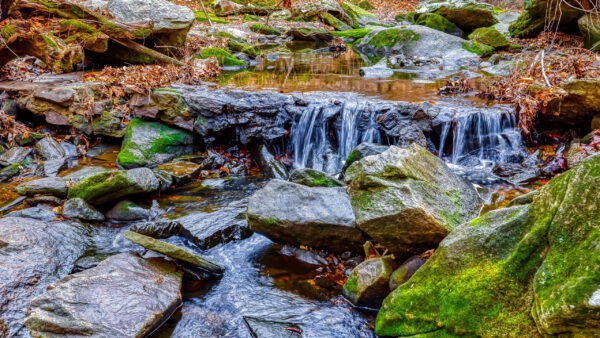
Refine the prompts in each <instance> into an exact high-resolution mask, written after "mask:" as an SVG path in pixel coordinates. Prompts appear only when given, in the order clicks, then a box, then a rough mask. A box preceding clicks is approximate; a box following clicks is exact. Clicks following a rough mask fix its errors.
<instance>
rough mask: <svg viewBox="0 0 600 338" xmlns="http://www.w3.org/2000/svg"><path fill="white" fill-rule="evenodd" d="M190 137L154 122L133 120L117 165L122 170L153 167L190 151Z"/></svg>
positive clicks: (185, 133)
mask: <svg viewBox="0 0 600 338" xmlns="http://www.w3.org/2000/svg"><path fill="white" fill-rule="evenodd" d="M193 144H194V136H193V135H192V134H191V133H189V132H187V131H183V130H180V129H175V128H172V127H168V126H165V125H163V124H160V123H157V122H144V121H142V120H139V119H133V120H131V121H130V122H129V125H128V126H127V132H126V133H125V138H124V139H123V146H122V147H121V152H120V153H119V155H118V156H117V164H118V165H119V166H121V167H123V168H126V169H129V168H137V167H156V166H157V165H159V164H162V163H165V162H168V161H170V160H172V159H174V158H175V157H177V156H180V155H185V154H189V153H191V152H192V150H193Z"/></svg>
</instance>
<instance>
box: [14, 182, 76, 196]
mask: <svg viewBox="0 0 600 338" xmlns="http://www.w3.org/2000/svg"><path fill="white" fill-rule="evenodd" d="M15 191H16V192H17V193H18V194H19V195H27V196H33V195H35V194H51V195H56V196H59V197H64V196H67V184H66V183H65V181H63V180H62V179H60V178H58V177H48V178H40V179H37V180H33V181H28V182H25V183H22V184H20V185H18V186H17V187H16V188H15Z"/></svg>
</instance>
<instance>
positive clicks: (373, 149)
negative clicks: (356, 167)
mask: <svg viewBox="0 0 600 338" xmlns="http://www.w3.org/2000/svg"><path fill="white" fill-rule="evenodd" d="M389 148H390V147H389V146H383V145H380V144H375V143H367V142H365V143H361V144H359V145H358V146H357V147H356V148H354V149H353V150H352V152H351V153H350V155H348V157H347V158H346V161H345V162H344V167H343V168H342V172H344V173H345V172H346V169H348V168H349V167H350V165H351V164H352V163H354V162H356V161H360V160H362V159H363V158H365V157H367V156H371V155H379V154H381V153H383V152H384V151H386V150H388V149H389Z"/></svg>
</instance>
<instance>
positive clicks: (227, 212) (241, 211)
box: [177, 199, 252, 250]
mask: <svg viewBox="0 0 600 338" xmlns="http://www.w3.org/2000/svg"><path fill="white" fill-rule="evenodd" d="M247 204H248V201H247V200H246V199H244V200H240V201H236V202H233V203H230V204H229V205H227V206H225V207H222V208H220V209H218V210H215V211H213V212H210V213H209V212H198V213H193V214H189V215H186V216H183V217H180V218H178V219H177V222H178V223H179V224H180V225H181V235H182V236H184V237H186V238H187V239H189V240H190V241H191V242H192V243H194V244H195V245H196V246H198V247H199V248H200V249H202V250H207V249H210V248H212V247H214V246H216V245H219V244H222V243H227V242H230V241H233V240H241V239H245V238H248V237H250V235H251V234H252V232H251V231H250V229H249V228H248V222H247V221H246V207H247Z"/></svg>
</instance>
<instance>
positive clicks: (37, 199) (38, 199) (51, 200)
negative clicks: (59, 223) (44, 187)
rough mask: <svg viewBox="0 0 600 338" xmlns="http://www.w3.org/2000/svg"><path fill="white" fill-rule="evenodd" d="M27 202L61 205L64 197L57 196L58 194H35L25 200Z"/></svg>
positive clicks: (31, 203)
mask: <svg viewBox="0 0 600 338" xmlns="http://www.w3.org/2000/svg"><path fill="white" fill-rule="evenodd" d="M25 202H26V203H27V204H29V205H36V204H47V205H53V206H59V205H62V204H63V200H62V199H60V198H59V197H56V196H52V195H38V196H34V197H31V198H28V199H27V201H25Z"/></svg>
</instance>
